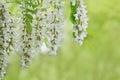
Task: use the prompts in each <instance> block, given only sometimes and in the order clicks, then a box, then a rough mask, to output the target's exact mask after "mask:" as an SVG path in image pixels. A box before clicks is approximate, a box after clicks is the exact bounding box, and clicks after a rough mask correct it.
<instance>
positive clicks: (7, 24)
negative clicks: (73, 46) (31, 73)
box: [0, 0, 88, 80]
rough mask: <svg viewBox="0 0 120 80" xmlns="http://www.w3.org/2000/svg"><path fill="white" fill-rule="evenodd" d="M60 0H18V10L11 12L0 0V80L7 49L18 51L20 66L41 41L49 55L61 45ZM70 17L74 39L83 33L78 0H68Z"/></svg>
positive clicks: (84, 18) (83, 10) (83, 17)
mask: <svg viewBox="0 0 120 80" xmlns="http://www.w3.org/2000/svg"><path fill="white" fill-rule="evenodd" d="M64 4H65V1H64V0H21V2H20V3H19V4H18V5H17V6H18V8H19V12H16V15H11V14H10V12H9V10H8V8H7V3H6V2H5V1H4V0H1V1H0V80H2V79H3V78H4V75H5V74H6V70H7V66H8V60H7V59H8V56H9V52H10V51H11V50H14V51H16V53H19V55H20V59H21V66H22V68H27V67H29V65H30V63H31V61H32V59H33V57H34V55H35V53H41V47H42V45H43V44H44V45H45V46H46V47H47V48H48V50H49V54H50V55H56V54H57V52H58V50H59V48H60V47H61V43H62V39H63V26H64V8H63V7H64ZM71 21H72V22H73V24H74V26H73V35H74V38H75V41H76V42H78V43H79V44H82V43H83V40H84V38H85V37H86V36H87V32H86V28H87V25H88V18H87V11H86V7H85V5H84V3H83V2H82V1H81V0H71Z"/></svg>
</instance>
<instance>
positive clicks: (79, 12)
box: [72, 0, 88, 45]
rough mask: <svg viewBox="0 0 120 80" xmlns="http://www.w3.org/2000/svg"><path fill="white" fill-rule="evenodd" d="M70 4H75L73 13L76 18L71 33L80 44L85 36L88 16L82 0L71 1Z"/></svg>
mask: <svg viewBox="0 0 120 80" xmlns="http://www.w3.org/2000/svg"><path fill="white" fill-rule="evenodd" d="M74 2H76V3H74ZM72 6H77V9H76V13H75V14H73V16H74V17H75V20H76V23H75V24H74V26H73V35H74V38H75V41H76V42H77V43H79V44H80V45H82V44H83V40H84V38H85V37H87V31H86V29H87V27H88V17H87V10H86V6H85V5H84V3H83V1H82V0H76V1H72Z"/></svg>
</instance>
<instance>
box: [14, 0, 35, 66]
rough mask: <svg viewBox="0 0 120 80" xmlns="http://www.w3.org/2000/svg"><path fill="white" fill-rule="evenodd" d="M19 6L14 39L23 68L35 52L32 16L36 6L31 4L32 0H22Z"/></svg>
mask: <svg viewBox="0 0 120 80" xmlns="http://www.w3.org/2000/svg"><path fill="white" fill-rule="evenodd" d="M20 7H21V13H20V15H19V18H18V20H19V21H18V23H19V24H20V25H21V26H20V25H19V26H17V27H20V28H19V30H20V31H19V32H20V33H19V36H18V35H17V37H19V38H18V39H19V40H16V43H19V42H18V41H20V45H18V51H19V52H20V55H21V65H22V67H23V68H27V67H28V66H29V65H30V63H31V61H32V59H33V57H34V53H35V49H36V47H35V44H34V42H35V41H34V39H35V32H36V31H35V24H36V23H35V21H34V16H35V13H36V12H35V11H36V7H35V5H34V4H33V1H32V0H27V1H24V0H23V1H22V2H21V4H20Z"/></svg>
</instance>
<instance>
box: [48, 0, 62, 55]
mask: <svg viewBox="0 0 120 80" xmlns="http://www.w3.org/2000/svg"><path fill="white" fill-rule="evenodd" d="M48 2H49V3H48V9H47V12H46V13H47V16H48V17H47V24H46V27H47V38H48V47H49V49H50V54H51V55H56V54H57V52H58V50H59V48H60V47H61V41H62V38H63V37H62V35H63V34H62V33H63V25H64V12H63V11H64V10H63V6H64V1H62V0H48Z"/></svg>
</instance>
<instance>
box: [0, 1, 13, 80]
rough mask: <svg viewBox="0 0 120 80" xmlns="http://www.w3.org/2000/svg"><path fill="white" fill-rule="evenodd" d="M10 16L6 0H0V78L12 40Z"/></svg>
mask: <svg viewBox="0 0 120 80" xmlns="http://www.w3.org/2000/svg"><path fill="white" fill-rule="evenodd" d="M12 22H13V21H12V17H11V15H10V13H9V11H8V9H7V5H6V2H5V1H4V0H1V1H0V80H2V79H3V78H4V76H5V74H6V70H7V66H8V54H9V50H10V47H11V46H12V43H13V42H12V41H13V36H12V34H13V25H12Z"/></svg>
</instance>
